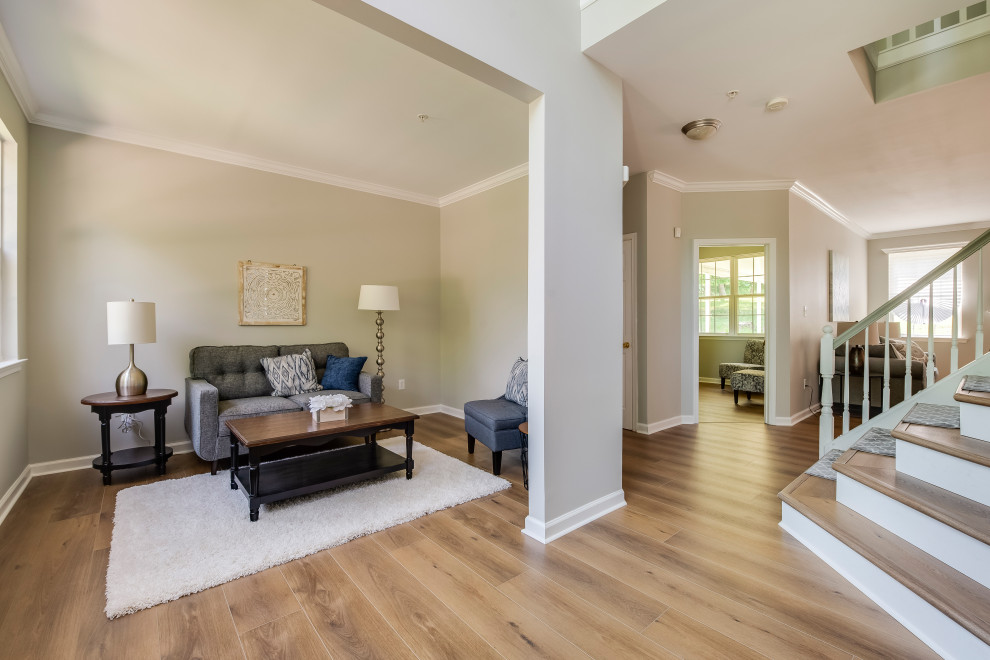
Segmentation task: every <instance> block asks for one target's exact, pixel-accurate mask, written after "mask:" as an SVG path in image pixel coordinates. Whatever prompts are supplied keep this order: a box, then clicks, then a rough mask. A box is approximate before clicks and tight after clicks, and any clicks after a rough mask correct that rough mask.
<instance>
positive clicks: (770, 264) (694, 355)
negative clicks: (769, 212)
mask: <svg viewBox="0 0 990 660" xmlns="http://www.w3.org/2000/svg"><path fill="white" fill-rule="evenodd" d="M727 245H762V246H763V249H764V250H765V257H766V273H767V327H766V332H765V333H764V335H763V337H764V339H765V340H766V349H765V353H764V367H763V370H764V372H765V373H766V376H765V381H764V390H765V391H764V393H763V421H764V423H766V424H774V422H775V421H776V415H777V401H776V399H777V396H776V395H777V341H776V336H777V239H775V238H696V239H694V246H693V249H692V250H691V273H692V275H691V276H690V277H688V278H685V282H686V286H685V288H684V291H685V295H686V296H687V297H688V300H689V301H690V307H691V310H692V313H691V315H690V318H691V321H690V322H691V335H690V336H691V352H690V355H691V368H690V369H689V370H685V372H684V373H688V374H689V376H688V377H689V378H690V380H689V382H687V383H684V389H685V390H687V391H690V392H691V393H692V395H691V399H690V400H691V409H690V410H688V411H686V413H685V417H687V418H689V419H690V420H691V421H690V422H686V423H689V424H697V423H698V416H699V410H698V406H699V403H698V383H699V376H700V366H699V363H698V361H699V359H700V355H699V353H700V349H699V338H698V337H699V334H700V333H699V332H698V312H699V308H698V263H699V251H700V250H701V248H702V247H722V246H727Z"/></svg>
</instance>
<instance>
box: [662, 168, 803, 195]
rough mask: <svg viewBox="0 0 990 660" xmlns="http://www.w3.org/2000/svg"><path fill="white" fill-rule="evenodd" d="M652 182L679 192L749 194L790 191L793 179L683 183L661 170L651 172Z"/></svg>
mask: <svg viewBox="0 0 990 660" xmlns="http://www.w3.org/2000/svg"><path fill="white" fill-rule="evenodd" d="M649 177H650V181H652V182H653V183H659V184H660V185H661V186H666V187H668V188H671V189H673V190H676V191H677V192H684V193H689V192H747V191H753V190H790V188H791V186H793V185H794V183H795V182H794V180H793V179H768V180H765V181H696V182H688V181H682V180H681V179H678V178H677V177H675V176H671V175H669V174H666V173H664V172H661V171H660V170H651V171H650V173H649Z"/></svg>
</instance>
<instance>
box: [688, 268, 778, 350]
mask: <svg viewBox="0 0 990 660" xmlns="http://www.w3.org/2000/svg"><path fill="white" fill-rule="evenodd" d="M752 257H763V293H761V294H740V293H736V289H737V288H738V282H739V259H746V258H752ZM712 261H728V262H729V282H730V284H729V290H730V293H729V294H728V295H724V296H697V298H698V306H699V310H700V307H701V301H702V300H713V299H716V298H728V299H729V332H700V331H699V332H698V336H699V337H721V338H724V339H763V338H764V336H765V334H764V333H762V332H761V333H739V332H737V331H738V320H739V317H738V308H739V305H738V299H739V298H740V297H751V298H755V297H762V298H763V327H764V328H766V325H767V318H768V312H767V293H766V291H767V273H766V270H767V267H766V264H767V259H766V253H765V252H752V253H747V254H732V255H727V256H722V257H706V258H704V259H698V268H699V269H700V268H701V264H704V263H710V262H712ZM699 314H700V312H699Z"/></svg>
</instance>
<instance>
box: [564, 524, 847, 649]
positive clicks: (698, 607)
mask: <svg viewBox="0 0 990 660" xmlns="http://www.w3.org/2000/svg"><path fill="white" fill-rule="evenodd" d="M554 543H556V544H557V545H558V546H559V547H561V548H563V549H564V550H565V551H566V552H568V553H570V554H573V555H574V556H575V557H579V558H584V559H587V560H588V561H595V562H597V565H599V566H602V567H603V568H605V569H607V570H608V572H609V573H610V574H611V575H615V576H617V577H619V578H621V579H622V580H624V581H625V582H626V583H627V584H629V585H635V586H636V588H637V589H640V590H641V591H643V592H644V593H646V594H650V595H652V596H654V597H655V598H658V599H663V600H665V601H667V602H669V603H670V605H671V607H674V608H677V610H678V611H680V612H683V613H685V614H686V615H688V616H690V617H691V618H693V619H695V620H697V621H699V622H701V623H703V624H705V625H706V626H708V627H710V628H712V629H713V630H716V631H718V632H720V633H722V634H723V635H725V636H727V637H729V638H731V639H733V640H735V641H737V642H739V643H740V644H743V645H745V646H747V647H749V648H752V649H754V650H756V651H759V652H760V653H763V654H765V655H767V656H769V657H771V658H801V659H802V660H803V659H805V658H830V659H832V660H849V658H850V657H851V655H850V654H849V653H847V652H845V651H842V650H840V649H838V648H836V647H835V646H832V645H831V644H827V643H825V642H823V641H822V640H820V639H817V638H815V637H814V636H813V635H810V634H808V633H807V632H802V631H800V630H798V629H795V628H792V627H790V626H788V625H785V624H783V623H781V622H779V621H776V620H775V619H773V618H771V617H769V616H767V615H765V614H763V613H761V612H758V611H757V610H754V609H753V608H751V607H748V606H746V605H743V604H742V603H738V602H736V601H734V600H732V599H730V598H727V597H726V596H723V595H722V594H721V593H719V592H717V591H714V590H711V589H706V588H704V587H700V586H698V585H697V584H695V583H694V582H691V581H690V580H688V579H687V578H685V577H681V576H680V575H679V574H676V573H672V572H670V571H666V570H663V569H662V568H660V567H658V566H656V565H654V564H651V563H650V562H648V561H645V560H642V559H640V558H638V557H634V556H632V555H630V554H629V553H627V552H624V551H622V550H620V549H619V548H617V547H615V546H612V545H611V544H608V543H605V542H604V541H600V540H598V539H597V538H595V537H593V536H590V535H588V534H581V533H571V534H568V535H567V536H565V537H563V538H561V539H557V541H555V542H554Z"/></svg>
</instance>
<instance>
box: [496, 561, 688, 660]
mask: <svg viewBox="0 0 990 660" xmlns="http://www.w3.org/2000/svg"><path fill="white" fill-rule="evenodd" d="M499 591H501V592H502V593H504V594H505V595H507V596H508V597H509V598H511V599H512V600H514V601H515V602H517V603H519V604H520V605H522V606H523V607H525V608H526V609H527V610H529V611H530V612H532V613H533V614H534V615H535V616H537V617H539V618H540V619H541V620H542V621H544V622H545V623H547V624H548V625H550V626H551V627H553V628H555V629H557V630H566V631H567V636H568V639H570V640H571V641H572V642H574V644H576V645H577V646H578V647H579V648H581V649H582V650H584V652H585V653H587V654H588V655H590V656H591V657H593V658H601V659H606V658H676V657H677V656H676V655H674V654H673V653H671V652H669V651H668V650H667V649H664V648H663V647H661V646H659V645H658V644H656V643H654V642H653V641H651V640H649V639H647V638H646V637H644V636H643V635H641V634H639V633H638V632H637V631H635V630H633V629H632V628H629V627H628V626H625V625H623V624H622V623H620V622H618V621H616V620H614V619H611V617H609V616H608V615H606V614H605V613H604V612H602V611H601V610H600V609H598V608H597V607H595V606H594V605H592V604H591V603H589V602H588V601H586V600H584V599H583V598H578V597H577V596H575V595H574V594H573V593H571V592H570V591H568V590H567V589H564V588H563V587H561V586H560V585H558V584H557V583H556V582H554V581H553V580H551V579H549V578H547V577H546V576H544V575H542V574H540V573H538V572H537V571H527V572H525V573H523V574H522V575H519V576H516V577H514V578H512V579H511V580H509V581H508V582H506V583H504V584H502V585H501V586H500V587H499Z"/></svg>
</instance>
